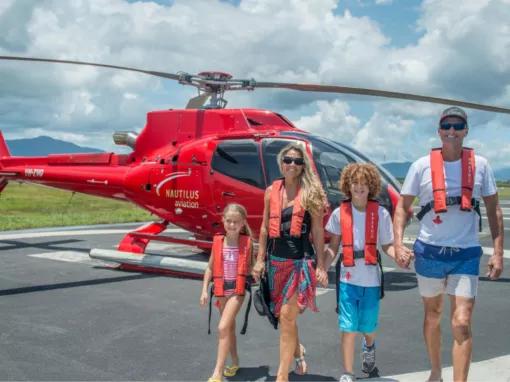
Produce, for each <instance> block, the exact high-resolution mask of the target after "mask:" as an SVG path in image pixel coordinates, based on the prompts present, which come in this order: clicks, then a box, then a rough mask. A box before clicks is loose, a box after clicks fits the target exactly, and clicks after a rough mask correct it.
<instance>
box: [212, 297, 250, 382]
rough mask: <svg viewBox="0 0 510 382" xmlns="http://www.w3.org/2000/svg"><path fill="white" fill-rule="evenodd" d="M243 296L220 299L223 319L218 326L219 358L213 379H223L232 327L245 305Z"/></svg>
mask: <svg viewBox="0 0 510 382" xmlns="http://www.w3.org/2000/svg"><path fill="white" fill-rule="evenodd" d="M243 300H244V297H243V296H232V297H230V298H228V299H225V298H220V299H219V301H220V312H221V318H220V322H219V324H218V357H217V359H216V366H215V368H214V372H213V375H212V376H211V377H212V378H217V379H220V380H221V379H222V378H223V369H224V367H225V361H226V359H227V355H228V353H229V351H230V349H231V343H232V339H231V334H232V327H233V326H234V325H235V319H236V316H237V313H238V312H239V309H241V305H242V304H243Z"/></svg>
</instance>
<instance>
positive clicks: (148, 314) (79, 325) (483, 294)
mask: <svg viewBox="0 0 510 382" xmlns="http://www.w3.org/2000/svg"><path fill="white" fill-rule="evenodd" d="M507 207H510V205H508V206H507ZM505 216H506V217H508V214H506V213H505ZM484 224H485V226H486V227H487V222H486V221H484ZM508 225H510V224H508ZM413 227H414V226H411V227H410V228H409V229H408V232H409V233H411V234H412V231H413V229H415V228H413ZM133 228H134V226H132V225H118V226H94V227H77V228H73V229H71V230H62V229H59V230H56V229H55V230H35V231H11V232H0V257H1V259H2V267H1V270H0V312H1V320H0V340H1V348H0V380H123V381H125V380H151V381H152V380H179V381H182V380H187V381H191V380H193V381H195V380H203V381H205V380H207V378H208V377H209V376H210V373H211V371H212V369H213V366H214V362H215V357H216V348H217V346H216V336H215V330H214V328H215V326H216V324H217V321H218V314H217V312H216V311H214V312H213V321H212V327H213V334H212V335H207V310H206V309H201V308H200V307H199V304H198V300H199V296H200V290H201V281H197V280H189V279H176V278H171V277H166V276H159V275H153V274H141V273H129V272H122V271H118V270H115V269H114V268H112V267H110V266H109V265H107V264H105V263H101V262H99V261H93V260H90V259H89V257H88V252H89V250H90V249H91V248H106V249H112V248H114V247H115V245H116V244H117V243H118V241H119V240H120V239H121V238H122V236H123V234H122V233H121V232H127V231H128V230H130V229H133ZM174 234H175V235H181V236H182V237H187V236H188V234H187V233H184V232H182V233H174ZM505 236H506V246H505V248H506V249H507V252H506V256H507V258H506V259H505V271H504V273H503V275H502V277H501V278H500V280H498V281H488V280H487V278H485V277H481V281H480V287H479V295H478V298H477V302H476V309H475V314H474V321H473V332H474V351H473V366H472V371H471V377H472V378H471V380H483V381H489V380H490V381H510V345H509V334H510V320H509V318H510V303H509V296H510V276H509V275H510V260H509V259H508V257H510V255H509V253H508V252H509V251H508V249H509V248H510V246H509V244H510V233H509V231H505ZM482 245H483V246H484V247H491V241H490V236H488V234H487V232H484V233H483V234H482ZM151 252H153V253H167V254H171V255H177V256H182V255H183V254H184V253H185V252H186V250H184V249H183V247H182V246H171V245H167V244H156V245H153V246H151ZM188 252H189V251H188ZM186 253H187V252H186ZM192 256H193V257H194V258H198V259H203V260H204V261H205V260H206V258H205V256H203V255H202V254H200V253H194V254H193V255H192ZM487 260H488V257H487V256H484V257H483V258H482V263H481V271H482V272H483V273H484V272H485V266H486V262H487ZM384 266H385V267H386V268H387V271H386V273H385V287H386V297H385V298H384V300H382V303H381V312H380V326H379V335H378V339H377V364H378V368H379V370H380V375H381V378H379V379H373V380H382V381H414V380H421V381H423V380H425V379H426V376H427V370H428V361H427V357H426V354H425V348H424V345H423V341H422V335H421V322H422V306H421V302H420V298H419V295H418V290H417V286H416V278H415V275H414V273H413V272H412V271H404V270H399V269H395V268H396V266H395V265H394V264H393V263H392V262H391V261H389V260H388V259H385V260H384ZM319 293H320V295H319V296H318V306H319V309H320V312H319V313H311V312H305V313H304V314H303V315H302V316H300V318H299V321H298V326H299V334H300V339H301V342H303V343H304V344H305V346H306V349H307V361H308V365H309V374H308V375H306V376H304V377H301V376H298V375H295V374H293V373H292V374H291V376H290V378H291V380H295V381H305V380H306V381H333V380H338V378H339V376H340V374H341V371H342V370H341V364H340V361H339V360H340V351H339V332H338V327H337V316H336V314H335V312H334V308H335V291H334V289H325V290H321V291H320V292H319ZM243 311H244V308H243ZM444 313H445V314H444V317H443V333H444V336H443V364H444V367H445V372H444V374H445V377H446V378H445V380H448V379H447V378H448V375H449V374H448V373H449V371H448V370H450V375H451V368H449V367H450V366H451V356H450V344H451V336H450V334H449V322H448V316H449V314H448V313H449V304H446V305H445V312H444ZM240 316H241V315H240ZM238 324H239V326H240V325H241V317H239V319H238ZM237 340H238V347H239V353H240V357H241V366H242V368H241V369H240V371H239V373H238V375H237V376H236V377H234V378H231V379H230V380H237V381H239V380H250V381H254V380H261V381H271V380H274V378H275V373H276V370H277V366H278V332H277V331H275V330H274V329H272V328H271V327H270V326H269V324H268V323H267V322H266V320H265V319H264V318H263V317H260V316H258V315H257V313H256V312H255V310H254V309H252V314H251V316H250V322H249V327H248V333H247V334H246V336H241V335H238V337H237ZM358 347H359V346H358ZM355 367H356V370H358V372H357V376H358V377H359V378H364V377H366V376H365V375H363V374H362V373H361V372H360V371H359V370H360V362H359V357H356V366H355ZM450 378H451V377H450Z"/></svg>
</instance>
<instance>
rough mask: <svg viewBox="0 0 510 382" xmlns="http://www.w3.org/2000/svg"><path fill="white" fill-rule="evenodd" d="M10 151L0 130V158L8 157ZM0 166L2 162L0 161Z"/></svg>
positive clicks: (0, 166)
mask: <svg viewBox="0 0 510 382" xmlns="http://www.w3.org/2000/svg"><path fill="white" fill-rule="evenodd" d="M10 156H11V153H10V152H9V148H8V147H7V143H5V139H4V135H3V134H2V132H1V131H0V159H2V157H10ZM0 168H2V164H1V162H0Z"/></svg>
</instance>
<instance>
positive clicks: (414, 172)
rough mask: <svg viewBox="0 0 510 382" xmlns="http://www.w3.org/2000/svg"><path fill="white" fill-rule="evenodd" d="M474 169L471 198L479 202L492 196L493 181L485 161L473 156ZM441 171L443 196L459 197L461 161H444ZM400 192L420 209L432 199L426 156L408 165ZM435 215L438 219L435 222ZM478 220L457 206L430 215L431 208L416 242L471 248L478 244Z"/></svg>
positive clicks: (493, 191)
mask: <svg viewBox="0 0 510 382" xmlns="http://www.w3.org/2000/svg"><path fill="white" fill-rule="evenodd" d="M475 168H476V173H475V184H474V189H473V198H475V199H480V197H483V196H489V195H494V194H496V192H497V188H496V180H495V179H494V173H493V172H492V169H491V167H490V165H489V163H488V162H487V159H485V158H484V157H481V156H479V155H475ZM444 169H445V170H444V171H445V186H446V195H447V196H460V195H461V186H462V163H461V160H460V159H459V160H457V161H454V162H447V161H445V162H444ZM400 193H401V194H402V195H413V196H417V197H418V198H419V199H420V206H423V205H425V204H427V203H429V202H430V201H432V200H433V199H434V197H433V194H432V178H431V175H430V156H429V155H427V156H424V157H422V158H420V159H418V160H417V161H416V162H414V163H413V164H412V165H411V167H410V168H409V172H408V173H407V176H406V179H405V181H404V185H403V187H402V190H401V192H400ZM437 216H439V219H438V218H437ZM478 219H479V217H478V214H477V213H476V212H474V211H471V212H465V211H461V210H460V205H455V206H448V211H447V212H445V213H441V214H436V213H434V210H433V209H432V210H431V211H429V212H428V213H427V214H426V215H425V216H424V217H423V219H422V220H421V224H420V231H419V233H418V239H419V240H421V241H423V242H424V243H427V244H432V245H440V246H445V247H457V248H468V247H475V246H478V245H480V244H479V240H478V222H479V220H478ZM434 221H435V222H434Z"/></svg>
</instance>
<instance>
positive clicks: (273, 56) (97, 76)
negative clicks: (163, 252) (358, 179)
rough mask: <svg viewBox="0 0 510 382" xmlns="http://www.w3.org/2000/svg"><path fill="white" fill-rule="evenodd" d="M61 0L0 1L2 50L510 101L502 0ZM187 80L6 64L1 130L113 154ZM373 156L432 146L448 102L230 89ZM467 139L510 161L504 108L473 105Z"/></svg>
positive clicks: (240, 102) (246, 102)
mask: <svg viewBox="0 0 510 382" xmlns="http://www.w3.org/2000/svg"><path fill="white" fill-rule="evenodd" d="M462 4H463V6H462V7H459V1H458V0H425V1H418V0H343V1H336V0H314V1H308V0H278V1H276V0H237V1H220V0H218V1H215V0H207V1H206V0H187V1H185V0H172V1H165V0H161V1H158V2H153V1H147V0H146V1H126V0H108V1H105V0H86V1H80V2H62V1H60V0H41V1H35V0H34V1H23V2H20V1H15V0H3V1H2V2H0V55H24V56H36V57H48V58H63V59H76V60H83V61H95V62H100V63H108V64H117V65H124V66H133V67H139V68H144V69H150V70H161V71H167V72H172V73H176V72H178V71H181V70H184V71H187V72H190V73H197V72H200V71H203V70H221V71H226V72H230V73H232V74H233V75H234V76H235V77H238V78H254V79H256V80H259V81H281V82H300V83H323V84H336V85H345V86H358V87H365V88H377V89H383V90H393V91H402V92H410V93H416V94H423V95H431V96H437V97H445V98H457V99H463V100H468V101H474V102H481V103H487V104H494V105H499V106H506V107H510V55H509V54H508V52H509V47H510V28H509V26H508V25H509V24H508V20H510V3H509V2H508V0H465V1H463V2H462ZM194 95H195V91H194V90H193V89H189V88H184V87H182V86H181V85H178V84H175V83H172V82H169V81H164V80H159V79H156V78H151V77H148V76H143V75H139V74H133V73H128V72H126V73H124V72H116V71H110V70H103V69H92V68H79V67H69V66H66V67H63V66H59V67H57V66H55V65H54V66H51V65H44V64H26V63H16V64H14V63H8V62H0V129H1V130H2V131H3V133H4V135H5V136H6V137H7V138H8V139H15V138H22V137H35V136H38V135H49V136H53V137H56V138H60V139H65V140H68V141H72V142H74V143H77V144H81V145H85V146H95V147H99V148H102V149H106V150H118V148H116V147H114V146H113V142H112V140H111V134H112V132H113V131H115V130H134V131H140V130H141V129H142V128H143V125H144V123H145V115H146V113H147V112H148V111H150V110H155V109H165V108H169V107H171V108H179V107H183V106H184V105H185V104H186V102H187V100H188V99H189V98H190V97H192V96H194ZM227 97H228V100H229V106H230V107H259V108H265V109H270V110H274V111H276V112H279V113H283V114H285V115H286V116H288V117H289V118H290V119H291V120H292V121H293V122H294V123H295V124H296V125H297V126H298V127H300V128H303V129H306V130H309V131H312V132H314V133H316V134H320V135H325V136H329V137H334V138H337V139H338V137H341V138H340V139H341V140H342V141H343V142H345V143H347V144H350V145H352V146H354V147H356V148H357V149H359V150H361V151H363V152H365V153H366V154H368V155H369V156H371V157H373V158H374V159H375V160H378V161H408V160H414V159H416V158H417V157H418V156H420V155H424V154H426V153H427V151H428V150H429V148H430V147H431V146H434V145H438V144H439V141H438V139H437V134H436V126H437V118H438V115H439V114H440V112H441V110H442V107H441V106H440V105H430V104H423V103H416V102H404V101H391V100H383V99H369V98H366V97H359V96H332V95H324V94H299V93H295V92H291V91H276V90H275V91H269V90H257V91H255V92H251V93H249V94H243V93H232V94H228V95H227ZM468 113H469V118H470V129H471V130H470V133H469V135H468V139H467V142H466V143H467V145H470V146H473V147H475V149H476V150H477V151H478V152H479V153H481V154H482V155H485V156H487V157H488V158H489V159H490V160H491V162H492V163H493V167H495V168H498V167H510V145H509V144H508V137H509V136H510V134H509V130H508V129H509V124H510V117H509V116H508V115H501V114H495V113H487V112H476V111H472V110H468Z"/></svg>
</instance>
